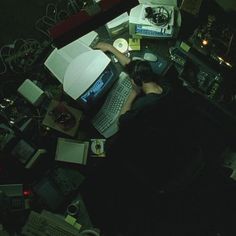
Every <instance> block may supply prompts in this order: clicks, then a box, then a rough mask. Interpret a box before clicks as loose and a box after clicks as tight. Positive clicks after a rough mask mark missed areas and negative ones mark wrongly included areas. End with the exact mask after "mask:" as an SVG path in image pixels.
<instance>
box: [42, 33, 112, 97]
mask: <svg viewBox="0 0 236 236" xmlns="http://www.w3.org/2000/svg"><path fill="white" fill-rule="evenodd" d="M93 38H94V37H93ZM85 40H87V36H86V37H82V38H79V39H77V40H75V41H73V42H72V43H70V44H68V45H66V46H64V47H62V48H60V49H57V48H55V49H54V50H53V51H52V53H51V54H50V55H49V57H48V58H47V59H46V61H45V63H44V65H45V66H46V67H47V68H48V70H49V71H50V72H51V73H52V74H53V75H54V76H55V77H56V78H57V79H58V81H59V82H60V83H62V84H63V89H64V91H65V92H66V93H67V94H68V95H69V96H70V97H72V98H73V99H75V100H76V99H78V98H79V97H80V96H81V95H82V94H83V93H84V92H85V91H86V90H87V89H88V88H89V87H90V86H91V85H92V84H93V83H94V82H95V81H96V80H97V78H98V77H99V76H100V74H101V73H102V72H103V71H104V70H105V68H106V67H107V66H108V64H109V63H110V62H111V60H110V58H109V57H108V56H106V54H105V53H104V52H102V51H101V50H93V49H92V48H90V47H89V46H88V45H86V44H85Z"/></svg>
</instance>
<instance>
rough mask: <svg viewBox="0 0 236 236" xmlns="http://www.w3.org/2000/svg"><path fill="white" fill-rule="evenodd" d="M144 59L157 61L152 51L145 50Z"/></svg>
mask: <svg viewBox="0 0 236 236" xmlns="http://www.w3.org/2000/svg"><path fill="white" fill-rule="evenodd" d="M143 59H144V60H146V61H157V57H156V55H154V54H153V53H150V52H145V53H144V55H143Z"/></svg>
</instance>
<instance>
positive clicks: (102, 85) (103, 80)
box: [78, 63, 117, 109]
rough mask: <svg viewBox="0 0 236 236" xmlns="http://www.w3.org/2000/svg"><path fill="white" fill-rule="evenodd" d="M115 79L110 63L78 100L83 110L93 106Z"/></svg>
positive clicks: (114, 70)
mask: <svg viewBox="0 0 236 236" xmlns="http://www.w3.org/2000/svg"><path fill="white" fill-rule="evenodd" d="M116 79H117V71H116V68H115V66H114V65H113V64H112V63H110V64H109V65H108V66H107V67H106V69H105V70H104V71H103V72H102V73H101V74H100V76H99V77H98V78H97V79H96V81H95V82H94V83H93V84H92V85H91V86H90V87H89V89H87V90H86V91H85V92H84V93H83V94H82V95H81V96H80V98H79V99H78V102H79V103H80V104H81V105H82V107H83V108H84V109H88V108H89V107H91V106H93V105H95V104H96V103H97V101H98V100H99V99H100V98H101V97H102V96H103V95H104V94H105V93H106V91H107V90H108V89H109V88H110V87H111V86H112V84H113V83H114V81H115V80H116Z"/></svg>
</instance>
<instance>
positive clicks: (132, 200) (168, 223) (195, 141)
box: [0, 0, 236, 236]
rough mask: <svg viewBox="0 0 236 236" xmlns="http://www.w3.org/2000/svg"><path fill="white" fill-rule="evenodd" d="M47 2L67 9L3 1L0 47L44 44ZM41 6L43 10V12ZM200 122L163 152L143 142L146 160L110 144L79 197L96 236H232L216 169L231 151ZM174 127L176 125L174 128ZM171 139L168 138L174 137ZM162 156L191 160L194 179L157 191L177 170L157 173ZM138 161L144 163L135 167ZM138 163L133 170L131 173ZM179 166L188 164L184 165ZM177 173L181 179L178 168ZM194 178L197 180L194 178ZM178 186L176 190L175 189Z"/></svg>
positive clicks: (221, 173)
mask: <svg viewBox="0 0 236 236" xmlns="http://www.w3.org/2000/svg"><path fill="white" fill-rule="evenodd" d="M53 2H56V3H57V5H56V6H57V9H56V10H57V13H58V12H60V11H61V10H63V9H65V6H66V3H65V2H66V1H63V0H59V1H49V0H41V1H37V2H33V1H26V0H21V1H15V0H8V1H2V2H1V3H0V9H1V11H0V12H1V14H0V22H1V25H0V27H1V28H0V32H1V38H0V45H1V46H3V45H6V44H13V43H14V41H15V40H17V39H30V38H33V39H36V40H38V41H39V42H40V43H43V42H45V41H46V42H49V41H50V39H49V38H48V37H47V35H46V34H47V33H46V34H44V33H45V32H46V30H45V29H47V26H45V25H42V27H41V28H40V29H44V31H43V32H44V33H42V32H39V31H38V30H37V29H36V28H35V24H36V22H37V21H38V20H39V19H40V18H42V17H43V16H45V15H46V14H50V16H52V19H54V20H55V19H56V20H55V22H56V21H58V17H56V18H55V15H54V14H55V12H53V11H52V10H51V9H53V7H52V8H51V6H52V5H47V4H49V3H53ZM47 6H49V7H48V11H47ZM54 10H55V8H54ZM52 23H54V22H52ZM2 71H3V70H1V72H2ZM17 76H18V75H14V74H13V75H12V73H11V72H10V77H11V79H14V78H16V80H17ZM19 76H22V74H20V75H19ZM23 76H24V75H23ZM8 77H9V74H8V73H4V74H2V75H1V76H0V80H1V82H3V83H1V95H6V94H7V92H6V88H7V83H6V79H7V78H8ZM3 86H4V87H3ZM11 86H13V85H11ZM13 87H14V86H13ZM13 89H14V88H13ZM198 115H199V114H198V113H197V112H196V110H194V112H193V113H192V115H188V117H187V118H188V119H189V120H188V122H186V123H184V122H183V123H181V125H182V126H181V127H180V128H179V129H176V132H179V133H181V132H183V135H177V136H176V137H180V138H182V140H177V139H178V138H176V140H174V138H173V140H170V141H169V142H167V141H166V142H165V145H166V146H165V147H164V146H163V147H162V150H161V151H155V150H154V148H153V147H154V146H155V145H156V143H157V141H158V142H159V140H158V139H157V140H156V139H155V138H157V137H156V136H153V137H149V138H150V140H149V141H150V142H149V143H148V145H149V146H148V147H150V149H149V151H148V152H147V153H145V150H144V149H142V148H141V150H140V152H137V151H136V152H135V151H134V150H133V149H131V148H130V147H127V146H126V145H125V144H124V143H122V141H123V140H122V136H121V138H119V137H118V139H117V140H116V142H115V143H117V142H118V145H117V144H115V145H111V146H112V149H111V150H110V152H109V154H110V156H109V155H108V158H107V159H105V160H102V161H101V162H99V164H98V165H97V164H95V165H94V166H93V168H91V170H89V171H87V172H88V173H89V175H88V176H86V180H85V182H84V184H83V187H82V193H83V197H84V200H85V203H86V205H87V208H88V210H89V214H90V217H91V219H92V222H93V223H94V225H95V226H96V227H98V228H100V229H101V232H102V235H104V236H134V235H136V236H139V235H140V236H141V235H145V236H149V235H150V236H152V235H153V236H157V235H160V236H165V235H168V236H172V235H174V236H178V235H181V236H184V235H186V236H189V235H191V236H195V235H196V236H203V235H204V236H211V235H212V236H231V235H232V236H233V235H236V230H235V227H234V225H235V222H234V219H235V218H236V215H235V214H236V213H235V212H236V204H235V197H236V184H235V182H233V181H232V180H231V179H230V178H228V176H229V173H228V172H227V170H226V169H223V168H221V165H220V163H221V154H222V152H223V151H224V150H225V148H226V147H228V146H229V145H230V146H232V143H233V142H232V140H231V139H230V137H229V136H228V132H227V131H225V130H224V129H222V127H219V126H218V125H217V124H215V123H214V122H212V120H210V119H209V118H208V117H205V116H203V115H199V116H198ZM185 121H187V119H186V120H185ZM175 124H176V126H177V125H180V123H179V124H178V123H177V122H176V123H175ZM193 124H194V125H193ZM193 126H194V128H193ZM172 132H173V134H174V131H172ZM179 133H178V134H179ZM190 133H191V138H190V136H189V134H190ZM152 138H153V139H152ZM151 139H152V141H151ZM154 139H155V140H154ZM167 139H168V137H167ZM126 141H127V142H128V141H129V140H127V139H126ZM141 141H142V140H141ZM141 141H140V140H139V143H137V144H136V145H137V146H138V144H139V145H142V142H141ZM174 142H176V143H178V144H179V145H180V146H181V147H185V145H186V147H192V148H193V149H191V148H190V149H189V150H188V152H187V151H186V150H187V149H188V148H183V149H184V151H186V152H177V151H179V150H180V149H181V151H182V148H180V149H178V148H177V145H172V143H174ZM143 143H144V144H143V145H144V146H145V143H146V145H147V140H146V141H144V142H143ZM163 143H164V142H163ZM123 144H124V145H123ZM151 145H154V146H151ZM189 145H190V146H189ZM191 145H192V146H191ZM145 147H146V146H145ZM178 147H179V146H178ZM127 148H130V150H127ZM172 148H177V149H172ZM195 148H196V149H195ZM168 149H170V151H169V150H168ZM165 150H166V152H167V150H168V153H169V156H168V158H169V159H170V156H171V155H170V153H171V154H172V156H174V157H175V158H179V157H180V156H181V155H186V153H187V155H189V157H190V156H194V155H195V154H196V155H197V160H199V163H192V162H190V165H189V166H188V165H186V168H187V169H188V168H190V169H191V168H192V170H193V172H191V173H190V174H189V173H186V175H183V176H184V177H183V178H185V179H181V180H179V182H178V181H177V182H178V183H176V182H175V181H170V182H168V183H165V184H163V183H162V184H160V185H158V184H157V183H159V182H162V181H160V178H163V176H162V174H163V175H164V176H165V177H166V176H172V175H171V174H172V173H174V170H176V168H177V169H178V168H180V167H179V166H177V165H176V166H175V167H176V168H173V163H172V161H173V160H175V158H173V159H171V161H169V159H168V160H165V163H164V164H165V169H164V170H160V169H161V168H162V166H161V164H160V160H159V159H158V160H156V159H157V157H158V156H163V154H165V155H166V156H167V154H166V152H165ZM176 150H177V151H176ZM196 150H197V151H196ZM199 150H200V151H199ZM175 151H176V153H175ZM192 151H193V153H194V154H193V153H192ZM195 151H196V152H195ZM127 153H128V155H127ZM190 153H191V155H190ZM199 153H200V154H199ZM192 154H193V155H192ZM198 154H199V155H198ZM140 158H142V161H141V162H140V163H139V162H138V160H140ZM181 158H182V156H181ZM185 158H186V156H185ZM136 161H137V165H133V163H135V162H136ZM182 161H183V163H188V162H187V161H186V159H182ZM188 161H189V160H188ZM162 164H163V163H162ZM168 165H169V166H170V168H168ZM160 166H161V167H160ZM171 166H172V168H171ZM144 167H145V168H144ZM144 169H145V170H144ZM178 170H179V171H180V172H181V171H182V169H181V168H180V169H178ZM185 170H186V169H185ZM185 170H183V172H184V171H185ZM160 173H161V174H160ZM193 173H195V175H192V174H193ZM170 179H171V178H170ZM172 180H173V179H172ZM179 183H181V184H180V185H178V184H179Z"/></svg>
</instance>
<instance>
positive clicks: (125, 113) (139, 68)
mask: <svg viewBox="0 0 236 236" xmlns="http://www.w3.org/2000/svg"><path fill="white" fill-rule="evenodd" d="M96 48H97V49H100V50H102V51H103V52H110V53H112V54H114V56H115V57H116V58H117V59H118V61H119V62H120V63H121V65H122V66H124V70H125V72H127V74H128V75H129V77H130V78H131V82H132V85H133V88H132V90H131V92H130V95H129V97H128V99H127V101H126V103H125V104H124V106H123V107H122V110H121V112H120V124H122V123H124V122H125V123H126V122H128V121H131V120H133V119H134V118H135V116H136V115H137V114H138V113H139V112H142V110H143V109H144V108H146V107H148V106H151V105H155V104H156V103H157V102H158V101H159V100H160V98H162V97H163V96H165V95H167V94H168V92H169V86H167V84H164V83H161V81H160V79H161V78H160V76H159V75H157V74H155V73H154V72H153V71H152V68H151V65H150V64H149V62H148V61H143V60H131V59H130V58H129V57H127V56H125V55H124V54H123V53H121V52H120V51H119V50H117V49H116V48H115V47H113V46H112V45H111V44H108V43H104V42H100V43H98V44H97V45H96Z"/></svg>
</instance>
